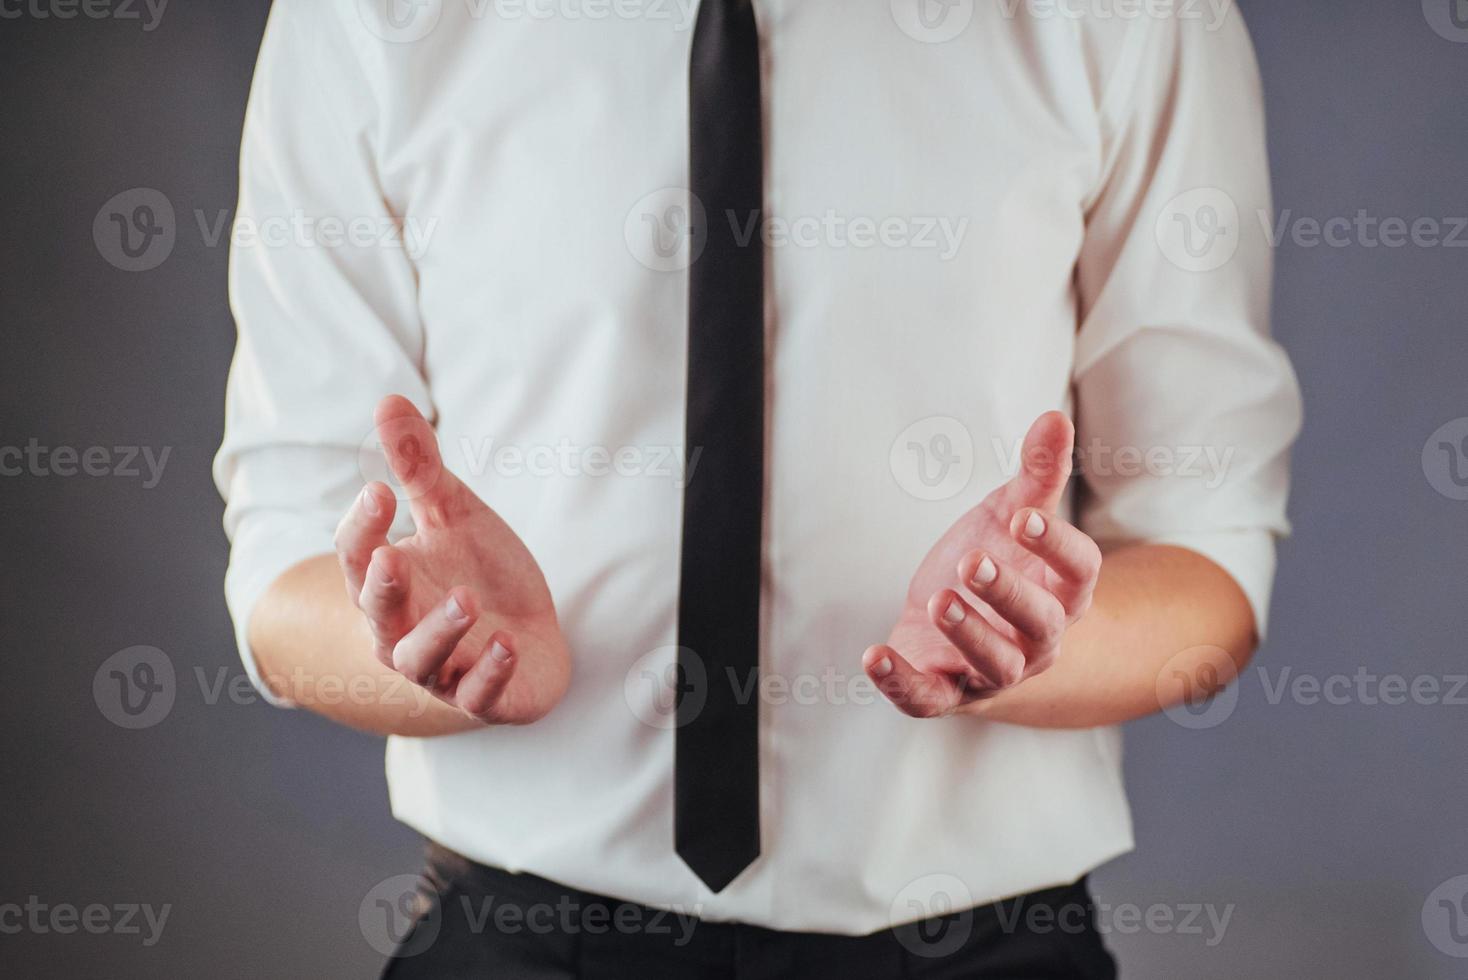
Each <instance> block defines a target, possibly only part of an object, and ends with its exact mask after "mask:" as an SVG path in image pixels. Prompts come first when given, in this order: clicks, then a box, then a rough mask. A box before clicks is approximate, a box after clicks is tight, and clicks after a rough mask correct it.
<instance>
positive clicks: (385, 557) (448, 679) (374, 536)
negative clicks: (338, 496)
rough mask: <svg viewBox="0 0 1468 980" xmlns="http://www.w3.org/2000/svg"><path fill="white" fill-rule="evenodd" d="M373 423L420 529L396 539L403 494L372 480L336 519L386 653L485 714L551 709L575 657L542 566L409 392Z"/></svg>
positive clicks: (519, 716)
mask: <svg viewBox="0 0 1468 980" xmlns="http://www.w3.org/2000/svg"><path fill="white" fill-rule="evenodd" d="M375 422H376V425H377V431H378V434H379V437H380V439H381V442H382V445H383V449H384V452H385V453H386V455H387V460H388V465H389V467H390V468H391V469H392V472H393V476H394V478H395V479H396V480H397V481H398V482H399V483H400V484H401V487H402V493H403V494H404V496H405V497H406V498H407V503H408V505H409V507H410V508H411V510H412V514H413V523H414V526H415V527H414V532H413V534H412V535H410V536H409V537H406V538H403V539H402V540H400V541H397V542H396V543H394V544H389V543H388V540H387V533H388V528H389V527H390V526H391V524H392V521H393V516H394V514H395V513H396V511H397V505H398V501H397V496H396V495H395V494H394V492H393V489H392V488H391V487H389V486H388V485H386V484H384V483H369V484H368V485H367V486H366V487H364V488H363V489H362V492H361V493H360V494H359V495H358V496H357V498H356V500H355V501H354V502H353V503H352V506H351V507H350V509H349V510H348V511H347V513H346V515H345V516H344V517H343V518H342V521H341V524H340V525H339V526H338V527H337V532H336V553H337V559H338V561H339V563H340V565H341V569H342V572H343V574H344V576H345V578H346V585H347V594H348V595H349V596H350V597H351V600H352V601H353V602H354V603H355V604H356V606H357V608H359V609H360V610H361V611H362V613H363V615H364V616H365V617H366V619H367V623H368V625H369V626H370V628H371V633H372V638H373V643H374V650H375V653H376V656H377V659H378V660H380V661H381V662H382V663H383V664H385V665H386V666H388V667H391V668H392V669H393V670H396V671H397V672H399V673H400V674H402V675H404V676H405V677H406V678H407V679H408V680H410V681H412V682H413V683H415V684H417V685H420V686H421V687H423V688H424V689H426V690H428V691H429V692H431V693H432V694H433V695H434V696H435V697H437V698H439V699H440V700H442V701H444V702H446V703H448V704H450V705H452V706H454V707H456V708H458V709H459V710H460V711H462V712H464V713H465V714H466V715H469V716H470V717H472V718H473V719H475V720H477V721H479V722H482V723H484V724H508V725H515V724H527V723H529V722H532V721H535V720H537V719H539V718H541V717H543V716H544V715H545V714H546V713H547V712H548V711H550V709H551V708H552V707H554V706H555V704H556V703H557V702H558V701H559V700H560V698H561V696H562V695H563V694H564V693H565V690H566V685H567V684H568V682H569V680H570V672H571V666H570V656H569V654H568V651H567V648H566V642H565V639H564V638H563V637H562V635H561V629H560V625H559V623H558V622H557V620H556V611H555V605H554V604H553V603H552V601H551V595H550V590H549V589H548V588H547V587H546V583H545V577H544V576H543V575H542V574H541V571H540V567H539V566H538V565H537V564H536V562H535V559H534V558H533V557H531V555H530V552H529V551H528V550H527V549H526V547H525V545H524V543H523V542H521V540H520V538H519V537H518V536H517V535H516V534H515V532H514V531H512V530H511V529H510V527H509V525H508V524H506V523H505V522H504V521H503V520H501V519H500V517H499V515H497V514H496V513H495V512H494V511H493V510H491V509H490V508H489V507H488V506H487V505H486V504H485V503H484V501H482V500H480V499H479V497H477V496H476V495H475V494H474V491H472V490H471V489H469V487H467V486H466V485H465V484H464V483H463V482H462V481H461V480H459V478H458V477H456V476H454V474H452V473H451V472H449V470H448V469H447V468H446V467H445V466H444V465H443V459H442V457H441V456H440V455H439V450H438V440H437V437H436V435H435V434H434V431H433V428H432V427H431V426H430V425H429V424H428V422H427V420H426V419H424V417H423V416H422V415H421V414H420V413H419V412H418V410H417V409H416V408H415V407H414V406H413V404H412V403H411V402H409V401H408V400H407V399H406V398H402V397H400V396H397V395H390V396H388V397H387V398H384V399H383V400H382V402H381V403H380V404H379V405H378V406H377V411H376V414H375Z"/></svg>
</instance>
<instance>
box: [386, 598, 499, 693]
mask: <svg viewBox="0 0 1468 980" xmlns="http://www.w3.org/2000/svg"><path fill="white" fill-rule="evenodd" d="M478 619H479V608H478V606H476V605H475V604H474V597H473V596H472V595H471V594H470V592H469V590H468V589H463V588H457V589H450V590H449V594H448V596H447V598H445V599H444V601H442V602H440V603H439V604H438V605H436V606H434V607H433V609H431V610H430V611H429V613H428V615H426V616H424V617H423V621H422V622H420V623H419V624H418V625H417V626H414V627H413V628H412V629H411V630H409V631H408V635H407V636H405V637H403V638H402V639H401V640H399V641H398V645H397V646H396V647H394V648H393V652H392V665H393V669H394V670H396V671H397V672H398V673H400V674H402V675H403V676H404V677H406V678H407V679H408V680H410V681H412V682H413V683H414V684H417V685H418V686H420V687H426V688H429V689H435V688H438V687H440V686H441V685H440V683H439V682H440V676H439V671H440V669H441V668H442V667H443V664H444V661H446V660H448V659H449V655H450V654H452V653H453V652H454V648H455V647H457V646H458V645H459V641H460V640H462V639H463V638H464V636H465V634H467V633H468V632H469V629H470V628H471V627H472V626H473V625H474V623H475V621H477V620H478Z"/></svg>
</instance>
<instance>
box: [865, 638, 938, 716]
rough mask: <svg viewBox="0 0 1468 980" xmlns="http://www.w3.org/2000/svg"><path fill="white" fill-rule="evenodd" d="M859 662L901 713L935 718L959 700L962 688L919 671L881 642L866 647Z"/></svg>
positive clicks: (935, 675)
mask: <svg viewBox="0 0 1468 980" xmlns="http://www.w3.org/2000/svg"><path fill="white" fill-rule="evenodd" d="M861 661H862V667H863V669H864V670H866V672H867V676H868V677H870V678H871V679H872V681H873V682H874V683H875V684H876V685H877V689H878V690H880V691H881V692H882V693H883V694H884V695H886V697H887V700H889V701H891V702H892V703H893V704H894V705H896V707H897V709H898V710H899V711H901V712H902V713H903V714H906V715H911V716H912V717H914V718H939V717H942V716H943V715H947V714H951V713H952V712H953V711H955V710H956V709H957V708H958V707H959V705H961V704H962V703H963V691H962V689H961V688H960V687H959V686H958V684H957V683H955V682H954V680H953V679H952V678H951V677H948V676H947V675H945V674H930V673H925V672H923V671H920V670H918V669H917V668H915V667H913V665H912V664H910V663H908V662H907V661H906V660H904V659H903V658H902V655H901V654H899V653H898V652H897V651H896V650H894V649H892V648H891V647H889V646H887V645H885V644H879V645H877V646H874V647H868V648H867V652H866V653H864V654H862V658H861Z"/></svg>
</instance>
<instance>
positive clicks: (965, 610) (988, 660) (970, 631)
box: [928, 589, 1025, 688]
mask: <svg viewBox="0 0 1468 980" xmlns="http://www.w3.org/2000/svg"><path fill="white" fill-rule="evenodd" d="M928 618H929V619H931V620H932V621H933V625H934V626H936V627H938V629H939V631H940V632H941V633H942V634H943V635H944V636H946V637H947V638H948V642H949V643H952V644H953V646H954V647H955V648H956V649H957V650H958V652H959V653H961V654H963V659H965V660H967V661H968V663H969V666H970V667H972V668H973V669H974V671H975V672H976V673H977V674H978V675H979V676H980V677H981V678H983V679H984V680H985V681H987V682H988V683H990V684H992V685H993V686H994V687H999V688H1003V687H1009V686H1010V685H1011V684H1017V683H1019V681H1020V678H1022V677H1024V672H1025V655H1024V653H1023V652H1022V651H1021V650H1020V648H1019V647H1017V646H1015V645H1014V642H1013V641H1011V640H1010V639H1009V638H1008V637H1005V636H1003V635H1001V634H1000V633H999V631H998V630H996V629H994V627H992V626H990V625H989V624H988V623H986V622H984V617H982V616H980V615H979V614H978V612H977V611H975V609H974V607H973V606H970V605H969V604H968V603H967V602H964V601H963V597H962V596H960V595H959V594H958V593H957V592H954V591H953V590H952V589H939V590H938V591H937V592H936V593H934V595H933V598H931V599H929V600H928Z"/></svg>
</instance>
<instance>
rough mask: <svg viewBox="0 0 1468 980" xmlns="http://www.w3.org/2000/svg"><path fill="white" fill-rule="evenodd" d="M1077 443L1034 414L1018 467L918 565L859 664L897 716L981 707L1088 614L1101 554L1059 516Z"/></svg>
mask: <svg viewBox="0 0 1468 980" xmlns="http://www.w3.org/2000/svg"><path fill="white" fill-rule="evenodd" d="M1074 446H1075V429H1074V427H1073V426H1072V425H1071V422H1070V419H1068V418H1067V417H1066V416H1065V415H1064V414H1062V413H1060V412H1047V413H1046V414H1044V415H1042V416H1040V418H1039V419H1037V420H1036V421H1035V423H1034V424H1033V425H1032V426H1031V427H1030V431H1029V433H1028V434H1027V435H1026V436H1025V442H1024V448H1023V450H1022V452H1021V470H1020V472H1019V473H1018V474H1017V475H1016V476H1015V477H1014V478H1013V479H1011V480H1010V481H1009V482H1007V483H1005V484H1004V485H1002V486H1000V487H999V488H998V489H996V490H995V491H994V492H993V493H991V494H989V496H988V497H986V498H985V499H984V500H983V502H982V503H980V504H979V505H978V506H977V507H975V508H973V509H972V510H970V511H969V512H968V513H966V514H964V515H963V516H962V517H960V518H959V519H958V521H957V522H956V523H955V524H954V525H953V526H952V527H950V528H949V529H948V531H947V532H945V533H944V535H943V537H942V538H940V539H939V540H938V543H937V544H935V545H934V546H933V548H932V550H930V551H929V552H928V554H927V556H926V557H925V558H924V559H923V561H922V564H921V565H920V566H919V567H918V570H917V574H915V575H914V576H913V579H912V583H911V585H910V586H909V588H908V593H907V603H906V606H905V607H904V609H903V611H902V615H901V616H900V618H899V619H898V622H897V625H896V626H894V627H893V629H892V634H891V636H889V637H888V639H887V642H886V643H884V644H878V645H877V646H873V647H870V648H869V649H868V650H867V651H866V653H865V654H864V655H863V657H862V664H863V666H864V668H865V669H866V671H867V674H868V676H870V677H871V678H872V679H873V680H874V681H875V682H876V683H877V686H878V687H879V688H880V689H881V690H882V692H883V693H884V694H885V695H886V696H887V697H888V698H889V699H890V700H891V701H892V703H893V704H895V705H896V706H897V707H898V708H899V709H901V710H902V711H903V712H905V713H906V714H909V715H912V716H914V717H917V718H933V717H941V716H944V715H950V714H954V713H957V712H965V711H967V712H972V711H977V710H981V707H982V705H983V704H984V702H986V701H988V700H990V699H992V698H993V697H994V696H995V695H997V694H999V693H1001V692H1003V691H1005V690H1006V689H1008V688H1011V687H1013V686H1014V685H1016V684H1019V683H1020V682H1022V681H1024V680H1025V679H1027V678H1029V677H1033V676H1034V675H1035V674H1038V673H1040V672H1041V671H1043V670H1045V669H1046V668H1048V667H1049V666H1050V665H1051V664H1053V663H1054V662H1055V658H1056V656H1057V655H1058V654H1059V652H1060V641H1061V638H1062V637H1063V636H1064V634H1065V631H1066V630H1067V629H1068V628H1069V627H1070V626H1071V625H1072V624H1074V623H1075V622H1076V621H1077V620H1079V619H1080V618H1081V616H1082V615H1084V614H1085V612H1086V610H1087V609H1088V608H1090V605H1091V595H1092V592H1093V590H1094V589H1095V586H1096V579H1097V576H1098V575H1099V574H1100V571H1101V549H1100V548H1099V547H1097V545H1096V542H1094V541H1092V540H1091V538H1090V537H1088V536H1087V535H1086V534H1085V533H1084V532H1083V531H1081V530H1080V529H1079V528H1077V527H1075V526H1074V525H1072V524H1070V523H1068V522H1066V521H1064V520H1061V519H1060V518H1059V517H1058V516H1057V514H1056V509H1057V508H1058V507H1059V505H1060V501H1061V495H1062V493H1063V492H1064V490H1065V485H1066V481H1067V480H1069V478H1070V470H1071V453H1072V451H1073V449H1074Z"/></svg>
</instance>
